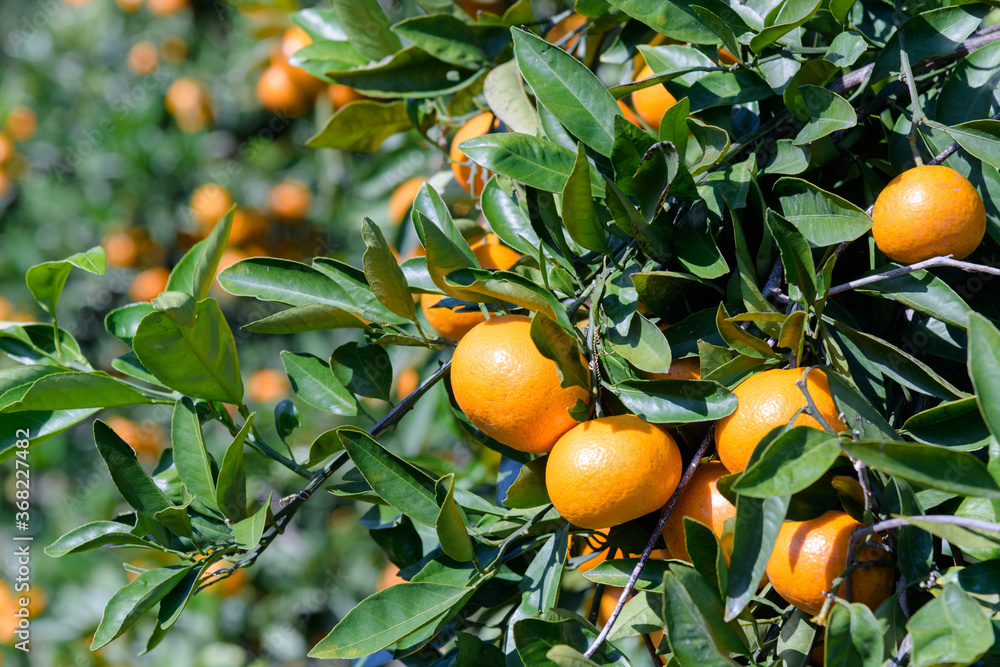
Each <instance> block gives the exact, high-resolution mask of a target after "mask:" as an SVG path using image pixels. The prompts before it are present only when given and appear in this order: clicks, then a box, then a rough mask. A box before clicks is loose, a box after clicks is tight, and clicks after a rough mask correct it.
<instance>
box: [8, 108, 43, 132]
mask: <svg viewBox="0 0 1000 667" xmlns="http://www.w3.org/2000/svg"><path fill="white" fill-rule="evenodd" d="M36 127H38V117H37V116H35V112H34V111H32V110H31V109H30V108H29V107H26V106H24V105H23V104H19V105H17V106H16V107H14V108H13V109H11V110H10V113H9V114H7V122H6V123H4V131H5V132H6V133H7V134H8V135H9V136H10V138H11V139H13V140H14V141H27V140H28V139H31V137H33V136H35V128H36Z"/></svg>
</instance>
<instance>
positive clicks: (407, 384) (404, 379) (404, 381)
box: [0, 318, 420, 398]
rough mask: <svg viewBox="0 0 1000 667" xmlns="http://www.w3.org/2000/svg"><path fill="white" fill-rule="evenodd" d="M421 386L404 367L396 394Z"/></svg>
mask: <svg viewBox="0 0 1000 667" xmlns="http://www.w3.org/2000/svg"><path fill="white" fill-rule="evenodd" d="M0 319H2V318H0ZM419 386H420V375H419V374H418V373H417V371H415V370H414V369H412V368H404V369H403V370H401V371H400V372H399V375H397V376H396V396H398V397H400V398H406V397H407V396H409V395H410V394H412V393H413V391H414V390H415V389H416V388H417V387H419Z"/></svg>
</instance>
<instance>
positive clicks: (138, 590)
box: [90, 565, 196, 651]
mask: <svg viewBox="0 0 1000 667" xmlns="http://www.w3.org/2000/svg"><path fill="white" fill-rule="evenodd" d="M194 567H196V566H194V565H187V566H184V565H171V566H170V567H161V568H158V569H155V570H148V571H146V572H143V573H142V574H140V575H139V576H138V577H136V578H135V579H134V580H133V581H131V582H130V583H128V584H126V585H125V586H124V587H122V588H120V589H119V590H118V591H117V592H116V593H115V594H114V595H113V596H112V597H111V599H110V600H109V601H108V604H107V606H106V607H105V608H104V616H103V617H102V618H101V623H100V625H98V626H97V630H96V631H95V632H94V640H93V641H92V642H91V644H90V650H91V651H96V650H97V649H99V648H101V647H102V646H106V645H107V644H110V643H111V642H112V641H114V640H115V639H117V638H118V637H120V636H121V635H122V633H124V632H125V631H126V630H128V629H129V628H131V627H132V626H133V625H135V623H136V621H138V620H139V619H140V618H142V617H143V616H144V615H145V614H146V613H147V612H149V611H150V610H151V609H152V608H153V607H154V606H156V604H157V603H158V602H159V601H160V600H162V599H163V597H164V596H165V595H166V594H167V593H169V592H170V591H172V590H173V589H174V587H175V586H176V585H177V584H179V583H180V582H181V580H182V579H184V577H185V576H187V574H188V572H190V571H191V570H192V569H193V568H194Z"/></svg>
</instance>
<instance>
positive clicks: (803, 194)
mask: <svg viewBox="0 0 1000 667" xmlns="http://www.w3.org/2000/svg"><path fill="white" fill-rule="evenodd" d="M774 191H775V192H776V193H777V194H778V195H779V197H780V199H781V208H782V211H783V212H784V215H785V218H786V219H787V220H788V221H789V222H791V223H792V224H793V225H795V227H796V229H798V230H799V231H800V232H801V233H802V235H803V236H805V237H806V239H807V240H808V241H809V242H810V243H812V244H813V245H815V246H828V245H833V244H836V243H841V242H843V241H852V240H854V239H856V238H858V237H859V236H861V235H862V234H864V233H865V232H867V231H868V230H869V229H871V226H872V224H873V222H872V219H871V218H870V217H869V216H868V215H867V214H866V213H865V212H864V211H862V210H861V209H860V208H858V207H857V206H855V205H854V204H852V203H850V202H849V201H847V200H846V199H842V198H840V197H838V196H837V195H835V194H832V193H830V192H827V191H825V190H822V189H820V188H818V187H816V186H815V185H813V184H812V183H809V182H808V181H804V180H802V179H799V178H792V177H785V178H782V179H780V180H779V181H778V182H777V183H775V185H774Z"/></svg>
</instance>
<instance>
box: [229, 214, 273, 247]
mask: <svg viewBox="0 0 1000 667" xmlns="http://www.w3.org/2000/svg"><path fill="white" fill-rule="evenodd" d="M266 230H267V220H265V219H264V216H263V215H262V214H261V212H260V211H258V210H257V209H253V208H251V209H242V208H238V209H236V211H234V212H233V228H232V229H231V230H230V231H229V242H230V243H232V244H233V245H240V244H242V243H247V242H249V241H253V240H255V239H258V238H259V237H260V236H262V235H263V234H264V232H265V231H266ZM248 250H249V248H248ZM251 254H253V253H251Z"/></svg>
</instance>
